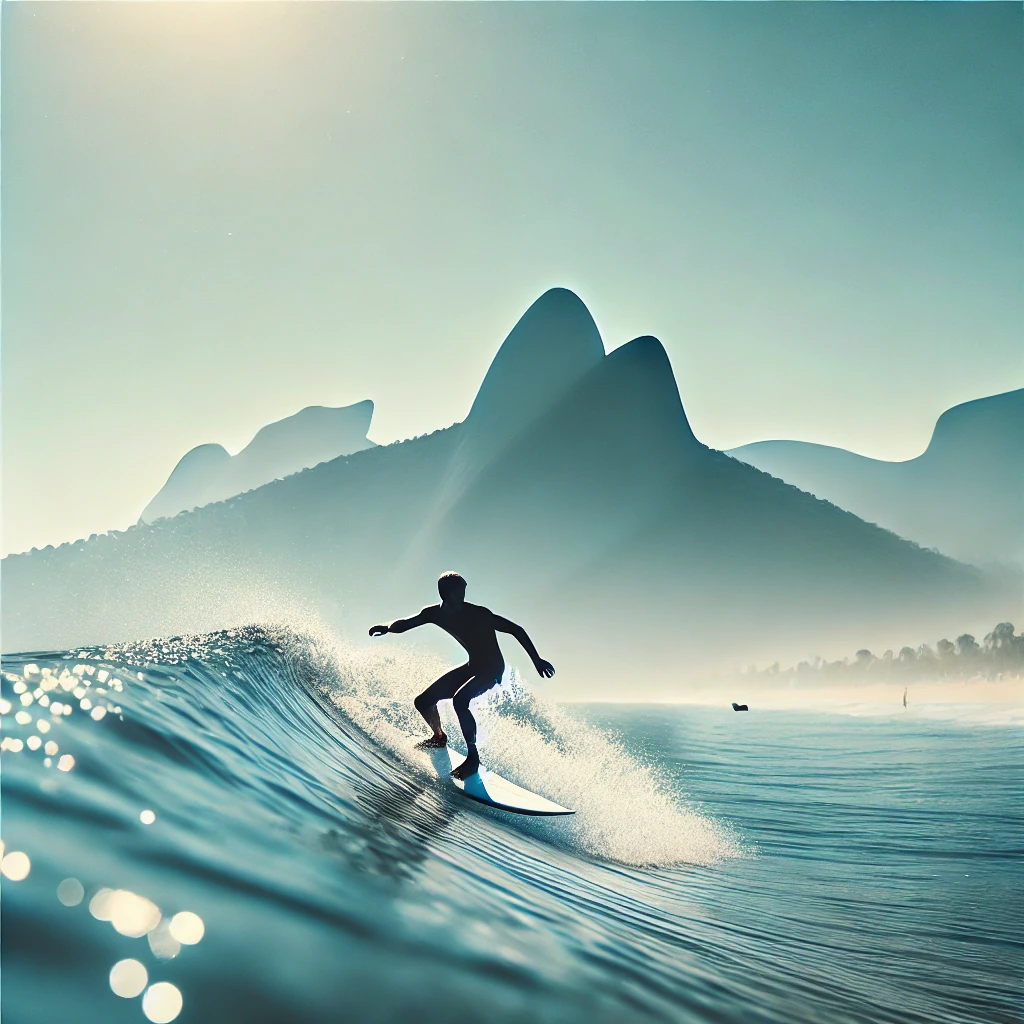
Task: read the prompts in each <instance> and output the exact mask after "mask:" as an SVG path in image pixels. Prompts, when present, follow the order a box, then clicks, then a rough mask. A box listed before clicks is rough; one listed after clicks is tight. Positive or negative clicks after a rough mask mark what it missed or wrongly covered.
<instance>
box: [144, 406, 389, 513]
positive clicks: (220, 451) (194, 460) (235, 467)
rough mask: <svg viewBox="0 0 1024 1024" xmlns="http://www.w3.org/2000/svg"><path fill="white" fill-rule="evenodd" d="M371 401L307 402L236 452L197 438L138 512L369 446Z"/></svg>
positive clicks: (208, 497) (199, 500)
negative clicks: (333, 406) (336, 405)
mask: <svg viewBox="0 0 1024 1024" xmlns="http://www.w3.org/2000/svg"><path fill="white" fill-rule="evenodd" d="M372 418H373V402H371V401H369V400H367V401H364V402H357V403H356V404H355V405H346V406H343V407H341V408H337V409H331V408H327V407H325V406H322V405H311V406H308V407H307V408H305V409H303V410H301V411H300V412H297V413H296V414H295V415H294V416H289V417H287V418H286V419H283V420H278V421H277V422H275V423H270V424H268V425H267V426H265V427H263V428H262V429H261V430H260V431H259V432H258V433H257V434H256V436H255V437H254V438H253V439H252V440H251V441H250V442H249V443H248V444H247V445H246V446H245V447H244V448H243V449H242V450H241V451H240V452H239V453H238V454H237V455H235V456H231V455H229V454H228V452H227V450H226V449H225V448H223V447H222V446H221V445H219V444H201V445H199V447H198V448H193V449H192V450H191V451H190V452H187V453H186V454H185V455H183V456H182V457H181V460H180V461H179V462H178V464H177V465H176V466H175V467H174V470H173V471H172V472H171V475H170V476H169V477H168V478H167V483H165V484H164V486H163V487H161V488H160V490H159V491H158V492H157V494H156V496H155V497H154V498H153V500H152V501H151V502H150V503H149V504H148V505H147V506H146V508H145V510H144V511H143V513H142V521H143V522H144V523H152V522H154V521H155V520H157V519H163V518H166V517H169V516H176V515H177V514H178V513H179V512H184V511H187V510H188V509H192V508H196V507H201V506H203V505H209V504H210V502H212V501H223V500H224V499H225V498H230V497H232V496H233V495H235V494H242V493H243V492H244V491H251V490H252V489H253V488H254V487H262V486H263V485H264V484H266V483H269V482H270V481H271V480H276V479H278V478H279V477H285V476H290V475H291V474H292V473H298V472H299V471H300V470H303V469H309V468H310V467H311V466H315V465H317V464H318V463H321V462H329V461H330V460H331V459H336V458H337V457H338V456H339V455H351V454H352V452H358V451H362V450H363V449H365V448H372V447H373V446H374V445H373V442H372V441H370V440H369V439H368V438H367V436H366V434H367V432H368V431H369V429H370V420H371V419H372Z"/></svg>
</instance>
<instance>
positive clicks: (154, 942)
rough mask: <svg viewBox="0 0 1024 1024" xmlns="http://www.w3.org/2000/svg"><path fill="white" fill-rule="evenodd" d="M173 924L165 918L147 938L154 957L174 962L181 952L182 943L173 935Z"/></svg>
mask: <svg viewBox="0 0 1024 1024" xmlns="http://www.w3.org/2000/svg"><path fill="white" fill-rule="evenodd" d="M170 925H171V922H170V921H168V920H167V918H166V917H165V918H164V919H163V920H162V921H161V922H160V923H159V924H158V925H157V926H156V927H155V928H154V929H153V930H152V931H151V932H150V933H149V934H148V935H147V936H146V940H147V941H148V942H149V948H150V949H151V950H152V951H153V956H155V957H157V958H158V959H160V960H173V959H174V957H176V956H177V955H178V954H179V953H180V952H181V943H180V942H179V941H178V940H177V939H176V938H175V937H174V936H173V935H172V934H171V927H170Z"/></svg>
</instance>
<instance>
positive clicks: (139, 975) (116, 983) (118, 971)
mask: <svg viewBox="0 0 1024 1024" xmlns="http://www.w3.org/2000/svg"><path fill="white" fill-rule="evenodd" d="M148 982H149V972H148V971H147V970H146V968H145V967H144V966H143V965H142V964H141V963H139V961H138V960H118V962H117V963H116V964H114V966H113V967H112V968H111V969H110V987H111V989H112V990H113V992H114V995H115V996H120V997H121V998H122V999H134V998H135V997H136V996H137V995H140V994H141V993H142V990H143V989H144V988H145V987H146V985H147V983H148ZM171 1019H173V1018H171ZM150 1020H152V1018H150Z"/></svg>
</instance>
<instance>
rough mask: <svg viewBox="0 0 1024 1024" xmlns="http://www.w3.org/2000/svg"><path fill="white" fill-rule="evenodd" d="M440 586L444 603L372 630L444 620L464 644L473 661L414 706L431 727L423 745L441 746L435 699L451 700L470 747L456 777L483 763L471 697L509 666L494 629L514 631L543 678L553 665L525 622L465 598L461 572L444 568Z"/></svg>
mask: <svg viewBox="0 0 1024 1024" xmlns="http://www.w3.org/2000/svg"><path fill="white" fill-rule="evenodd" d="M437 592H438V594H440V595H441V603H440V604H432V605H430V606H429V607H427V608H424V609H422V610H421V611H420V612H418V613H417V614H416V615H413V616H412V617H411V618H408V619H395V621H394V622H392V623H391V624H390V625H388V626H384V625H381V626H374V627H373V628H372V629H371V630H370V636H383V635H384V634H385V633H404V632H406V630H409V629H415V628H416V627H417V626H425V625H427V624H428V623H431V624H433V625H435V626H440V627H441V628H442V629H443V630H444V631H445V632H446V633H448V634H450V635H451V636H453V637H454V638H455V639H456V640H458V642H459V643H460V644H461V645H462V646H463V647H464V648H465V650H466V654H467V655H468V656H469V661H467V662H466V664H465V665H460V666H459V667H458V668H455V669H452V670H451V672H446V673H445V674H444V675H443V676H441V678H440V679H438V680H437V681H436V682H434V683H431V684H430V686H428V687H427V688H426V689H425V690H424V691H423V692H422V693H421V694H420V695H419V696H418V697H417V698H416V700H415V702H414V703H415V704H416V710H417V711H418V712H419V713H420V714H421V715H422V716H423V718H424V720H425V721H426V723H427V725H429V726H430V728H431V729H432V730H433V735H432V736H431V737H429V738H428V739H426V740H424V741H423V742H422V743H421V744H420V746H424V747H443V746H445V745H447V743H448V737H447V736H446V735H445V732H444V730H443V729H442V728H441V716H440V715H439V714H438V711H437V704H438V701H442V700H450V701H451V702H452V704H453V706H454V707H455V714H456V715H457V716H458V719H459V727H460V728H461V729H462V735H463V737H464V738H465V740H466V748H467V750H468V756H467V757H466V760H465V761H463V762H462V764H460V765H459V766H458V767H457V768H455V769H453V770H452V775H453V776H455V778H457V779H468V778H469V777H470V776H471V775H474V774H475V773H476V772H477V771H478V770H479V768H480V755H479V753H478V752H477V749H476V719H475V718H473V713H472V712H471V711H470V710H469V702H470V701H471V700H473V699H474V698H475V697H479V696H480V694H482V693H486V692H487V691H488V690H489V689H490V688H491V687H492V686H496V685H497V684H498V683H500V682H501V677H502V675H503V674H504V672H505V659H504V658H503V657H502V656H501V648H500V647H499V646H498V637H497V635H496V633H510V634H511V635H512V636H514V637H515V638H516V639H517V640H518V641H519V643H520V644H522V647H523V650H525V651H526V653H527V654H528V655H529V656H530V658H531V660H532V661H533V665H534V668H536V669H537V672H538V673H539V674H540V675H541V676H543V677H544V678H545V679H550V678H551V676H553V675H554V674H555V669H554V666H553V665H552V664H551V662H549V661H545V660H544V659H543V658H542V657H541V656H540V655H539V654H538V653H537V648H536V647H534V646H533V641H532V640H531V639H530V638H529V636H527V634H526V630H525V629H523V627H522V626H517V625H516V624H515V623H514V622H510V621H509V620H508V619H504V618H502V617H501V616H500V615H495V614H494V612H492V611H491V610H490V609H489V608H484V607H482V606H481V605H478V604H470V603H469V602H468V601H467V600H466V581H465V580H464V579H463V578H462V577H461V576H460V575H459V574H458V573H457V572H446V573H445V574H444V575H443V576H442V577H441V578H440V579H439V580H438V581H437Z"/></svg>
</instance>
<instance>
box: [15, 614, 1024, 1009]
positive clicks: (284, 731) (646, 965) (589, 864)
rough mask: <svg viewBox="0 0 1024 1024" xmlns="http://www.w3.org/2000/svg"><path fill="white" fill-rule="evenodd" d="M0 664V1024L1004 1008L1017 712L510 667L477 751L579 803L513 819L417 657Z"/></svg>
mask: <svg viewBox="0 0 1024 1024" xmlns="http://www.w3.org/2000/svg"><path fill="white" fill-rule="evenodd" d="M3 667H4V673H5V674H4V681H3V698H4V700H5V701H6V702H8V703H9V704H10V705H11V706H10V707H9V708H8V707H7V704H4V705H0V710H3V711H4V715H3V725H4V736H5V739H4V746H5V751H4V754H3V780H2V784H3V839H4V841H5V844H6V847H5V851H6V855H7V859H5V861H4V864H3V870H4V871H5V873H6V874H7V877H5V878H4V879H3V901H2V914H3V922H2V923H3V930H2V943H3V948H2V954H3V967H4V975H3V981H4V985H3V990H2V1011H3V1014H4V1020H5V1024H18V1022H24V1024H29V1022H32V1024H36V1022H49V1021H54V1022H56V1021H76V1022H77V1021H83V1022H91V1021H97V1022H104V1024H106V1022H118V1021H122V1020H123V1021H144V1020H145V1019H146V1016H147V1015H148V1016H150V1018H151V1019H171V1018H169V1017H168V1014H170V1013H172V1012H177V1007H176V1004H175V1001H174V1000H175V996H174V995H173V993H177V994H178V995H179V996H180V1003H181V1008H180V1013H179V1014H178V1016H177V1017H176V1019H178V1020H181V1021H202V1022H213V1021H217V1022H220V1021H247V1022H249V1021H252V1022H256V1021H268V1022H270V1021H274V1022H276V1021H328V1020H350V1019H351V1020H358V1021H360V1022H372V1021H393V1020H404V1019H407V1018H410V1017H413V1016H415V1017H416V1018H418V1019H421V1020H425V1021H454V1020H460V1021H479V1020H487V1021H497V1022H504V1021H524V1022H525V1021H552V1022H554V1021H559V1022H565V1021H570V1022H571V1021H581V1022H582V1021H587V1022H590V1021H642V1020H648V1019H649V1020H664V1021H737V1022H739V1021H743V1022H747V1021H773V1022H786V1024H788V1022H793V1024H800V1022H805V1021H806V1022H811V1021H823V1022H832V1021H836V1022H843V1021H872V1022H904V1021H905V1022H910V1021H1016V1020H1019V1019H1020V1011H1021V996H1022V991H1021V987H1020V978H1021V968H1022V945H1024V938H1022V931H1024V929H1022V927H1021V911H1020V907H1021V897H1022V895H1024V892H1022V888H1024V886H1022V873H1021V863H1022V862H1021V852H1022V851H1021V846H1022V834H1024V830H1022V825H1024V806H1022V796H1021V784H1020V782H1021V768H1022V767H1024V749H1022V743H1021V736H1020V733H1019V730H1014V729H1011V728H1005V727H1004V728H984V727H980V726H977V725H975V724H966V725H965V724H958V723H957V722H955V721H930V720H927V719H921V718H915V717H911V716H903V717H895V718H885V719H882V718H851V717H844V716H841V715H832V716H826V715H811V714H794V713H771V712H762V713H759V712H758V711H757V709H756V708H755V709H754V710H753V711H752V712H750V713H749V714H746V715H742V714H741V715H737V714H734V713H733V712H732V711H730V710H728V709H722V710H719V709H709V708H696V707H669V706H657V707H655V706H643V707H629V706H608V705H594V706H589V707H580V706H575V707H566V706H557V705H551V704H545V703H544V702H542V701H539V700H536V699H534V698H533V697H531V696H530V695H529V694H528V693H525V692H523V691H522V690H521V688H519V687H518V685H517V684H516V682H515V681H514V680H512V681H510V682H509V683H508V684H507V685H506V687H505V688H504V690H503V692H502V693H501V694H499V695H498V696H497V697H496V698H495V699H494V700H493V701H491V702H490V703H489V704H488V706H487V707H486V709H485V710H483V711H482V712H481V714H480V716H479V717H480V718H481V721H482V737H483V751H484V758H485V761H487V762H488V763H489V764H491V765H492V766H493V767H495V768H497V769H499V770H500V771H502V773H503V774H506V775H508V776H509V777H510V778H512V779H513V780H514V781H516V782H519V783H520V784H522V785H526V786H527V787H529V788H532V789H535V790H537V791H539V792H542V793H544V794H545V795H547V796H550V797H551V798H552V799H555V800H557V801H559V802H562V803H567V804H569V805H570V806H574V807H576V808H577V809H578V813H577V814H576V815H575V816H574V817H572V818H569V819H526V818H520V817H513V816H510V815H507V814H504V813H503V812H497V811H491V810H488V809H487V808H483V807H481V806H479V805H476V804H472V803H470V802H469V801H466V800H465V799H464V798H463V797H461V796H460V795H459V794H458V793H456V792H454V791H452V790H451V789H449V788H447V787H446V786H444V785H442V784H441V783H440V782H439V781H438V780H437V779H436V777H435V776H434V773H433V770H432V769H431V767H430V764H429V761H427V759H426V758H425V757H423V756H422V755H420V754H418V753H417V752H416V751H415V750H414V748H413V745H412V739H413V737H414V736H415V735H417V734H421V733H422V728H421V727H417V722H416V718H415V713H414V712H412V711H411V707H410V697H411V694H412V693H414V692H415V691H416V690H417V689H418V688H420V687H422V685H423V684H424V683H425V682H426V681H429V679H431V678H432V677H433V675H434V674H435V672H436V670H437V668H438V664H437V663H436V662H435V661H434V660H433V659H432V658H430V657H425V656H419V655H413V654H411V653H402V652H399V653H398V654H397V655H396V654H393V653H392V654H382V653H380V651H379V649H377V650H374V651H372V652H371V651H368V650H366V649H357V648H346V647H344V646H341V645H338V644H335V643H333V642H331V641H330V640H329V639H327V638H323V637H320V638H311V637H299V636H296V635H294V634H291V633H288V632H285V631H277V630H274V631H268V630H262V629H255V628H254V629H250V630H236V631H230V632H227V633H221V634H214V635H211V636H207V637H202V638H192V639H190V640H188V641H161V642H157V643H154V644H151V645H149V646H147V647H137V648H116V649H107V650H90V651H76V652H71V653H70V654H64V653H63V652H62V653H54V654H47V655H42V654H36V655H33V656H31V657H8V658H5V659H4V666H3ZM23 684H24V685H23ZM21 690H23V691H24V692H16V691H21ZM55 703H56V704H61V705H65V706H67V707H69V708H70V709H71V712H70V714H63V713H57V714H55V713H54V705H55ZM97 709H102V711H99V710H97ZM19 712H20V713H21V718H22V721H20V722H19V721H18V720H17V718H16V715H18V713H19ZM40 721H43V722H44V723H45V724H46V725H48V726H49V728H48V729H47V730H46V731H41V730H42V729H43V728H44V727H43V726H40V725H39V722H40ZM33 736H36V737H38V739H39V742H38V744H37V743H36V742H35V741H31V746H34V747H35V748H36V749H30V738H31V737H33ZM47 743H50V744H56V747H57V749H56V750H54V748H53V747H51V748H50V751H51V752H50V753H48V752H47V748H46V744H47ZM46 758H48V759H49V763H48V765H47V762H46V760H44V759H46ZM61 758H64V759H65V760H64V761H63V762H61ZM71 759H73V763H71ZM63 769H67V770H63ZM147 812H149V813H147ZM16 853H23V854H25V855H27V857H28V861H29V862H30V869H29V870H28V874H27V875H26V876H25V877H23V878H21V879H20V880H15V879H16V878H17V876H18V875H19V874H20V873H21V869H22V868H23V867H24V866H25V865H24V864H22V862H21V861H19V860H18V859H17V858H16V857H15V858H14V859H13V860H12V859H10V858H12V857H13V855H14V854H16ZM69 880H71V881H69ZM66 904H67V905H66ZM97 915H98V916H97ZM197 936H198V941H196V938H197ZM123 961H137V966H131V965H129V966H124V965H123V964H122V962H123ZM115 965H118V968H117V971H115V972H114V974H112V973H111V972H112V969H113V968H114V967H115ZM140 972H141V973H140ZM172 989H173V993H172ZM115 992H121V993H122V994H121V995H118V994H115ZM161 1000H163V1001H162V1002H161ZM168 1000H170V1001H168ZM161 1014H162V1016H161ZM154 1015H155V1016H154Z"/></svg>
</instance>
